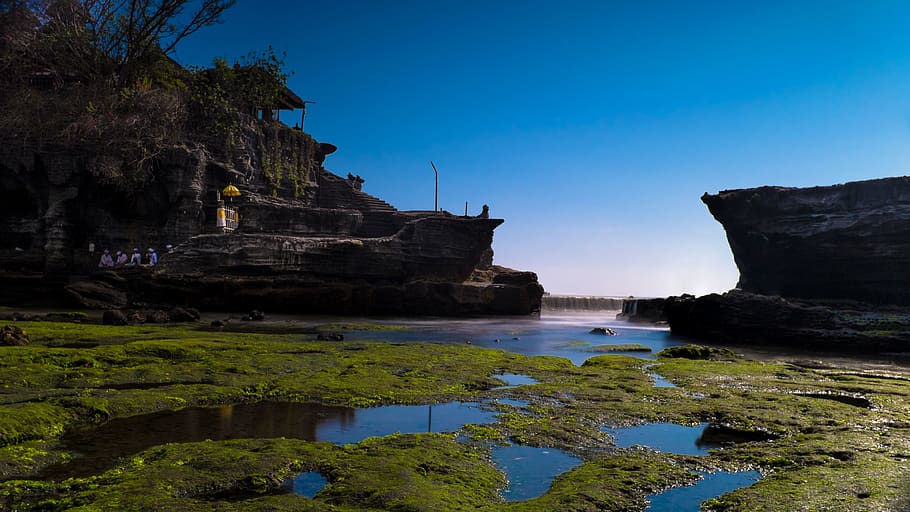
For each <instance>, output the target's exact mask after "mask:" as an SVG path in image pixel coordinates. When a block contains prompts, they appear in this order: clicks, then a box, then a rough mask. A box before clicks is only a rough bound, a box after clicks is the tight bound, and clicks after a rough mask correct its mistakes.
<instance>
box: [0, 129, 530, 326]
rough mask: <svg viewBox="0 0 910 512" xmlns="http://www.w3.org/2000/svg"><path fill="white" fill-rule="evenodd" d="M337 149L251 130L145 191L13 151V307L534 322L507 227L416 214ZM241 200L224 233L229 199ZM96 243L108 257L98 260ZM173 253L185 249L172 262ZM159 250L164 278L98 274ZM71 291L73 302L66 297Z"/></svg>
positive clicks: (6, 213)
mask: <svg viewBox="0 0 910 512" xmlns="http://www.w3.org/2000/svg"><path fill="white" fill-rule="evenodd" d="M335 149H336V148H335V147H334V146H332V145H331V144H325V143H318V142H316V141H315V140H313V138H312V137H310V136H309V135H307V134H305V133H302V132H300V131H299V130H292V129H290V128H287V127H285V126H283V125H280V124H279V123H275V122H260V121H254V120H247V122H246V123H245V124H244V125H243V126H242V130H241V135H240V136H239V137H238V142H237V143H236V144H235V145H234V146H232V147H230V148H215V149H213V148H211V147H201V146H189V145H187V146H178V147H173V148H170V149H169V150H168V151H165V152H163V153H162V154H161V155H159V156H158V157H157V160H156V162H155V165H154V166H153V168H154V172H153V173H152V174H151V175H150V176H148V177H147V178H146V179H145V181H143V182H142V183H140V184H139V185H138V186H137V187H135V188H132V189H130V190H129V191H125V190H123V187H122V183H116V182H111V181H110V180H105V179H104V176H102V175H100V174H99V173H98V172H97V171H96V168H97V162H95V161H94V160H93V157H92V155H86V154H78V152H77V151H74V150H72V149H69V150H63V149H59V150H52V149H50V148H46V147H40V148H22V147H5V148H2V149H0V193H2V194H3V195H4V197H5V198H9V199H8V200H5V201H3V202H0V289H2V290H3V292H0V301H3V302H6V303H8V304H20V305H36V304H38V305H40V304H45V303H47V301H49V300H51V299H52V298H60V299H61V300H64V299H66V300H70V301H71V302H75V303H77V304H79V305H82V306H84V307H90V308H101V309H110V308H123V307H128V306H133V305H137V304H138V305H139V306H140V307H141V306H143V305H145V304H159V305H161V304H164V305H169V304H171V305H172V304H177V305H186V306H194V307H201V308H208V309H222V310H249V309H251V308H258V309H265V310H269V311H285V312H292V313H309V312H320V313H358V314H368V313H372V314H392V313H394V314H433V315H465V314H530V313H535V312H538V311H539V310H540V299H541V295H542V293H543V289H542V288H541V286H540V284H539V283H538V282H537V277H536V275H535V274H533V273H531V272H519V271H514V270H511V269H506V268H503V267H498V266H494V265H492V250H491V243H492V239H493V230H494V229H495V228H496V227H497V226H499V225H500V224H501V223H502V222H503V221H502V220H501V219H488V218H482V217H458V216H453V215H450V214H444V213H436V212H404V211H399V210H397V209H395V208H394V207H393V206H391V205H389V204H388V203H385V202H383V201H381V200H379V199H377V198H375V197H372V196H370V195H368V194H366V193H364V192H363V191H362V190H360V188H361V186H362V184H363V179H362V178H360V177H359V176H358V177H356V178H357V179H354V180H351V179H348V180H346V179H344V178H341V177H339V176H336V175H334V174H332V173H331V172H329V171H327V170H326V169H325V167H323V162H324V160H325V157H326V155H327V154H329V153H332V152H334V151H335ZM229 183H231V184H234V185H235V186H236V187H238V188H239V189H240V190H241V192H242V194H241V196H240V197H239V198H236V199H229V200H227V204H224V206H226V207H228V208H230V209H233V210H236V211H237V212H238V215H239V219H240V220H239V225H238V227H237V228H236V229H235V230H233V231H231V232H227V233H224V232H221V230H220V229H218V228H217V227H216V209H217V208H218V207H219V206H220V205H219V200H222V199H223V198H220V197H219V194H218V193H219V191H221V189H222V188H223V187H225V186H226V185H228V184H229ZM90 244H92V245H93V246H94V249H95V251H94V253H91V252H90V251H89V247H90ZM166 245H173V246H175V248H174V250H173V251H171V252H168V251H165V250H164V247H165V246H166ZM133 247H136V248H139V249H140V252H143V253H144V252H145V251H146V248H148V247H155V248H158V252H159V254H160V261H159V265H157V266H155V267H139V268H129V267H121V268H116V269H114V270H106V271H104V272H98V271H97V270H98V269H97V265H98V258H99V256H100V254H101V251H102V250H103V249H105V248H108V249H110V250H111V251H112V252H113V251H115V250H123V251H126V252H130V251H131V250H132V248H133ZM64 290H65V292H64Z"/></svg>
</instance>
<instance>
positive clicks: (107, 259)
mask: <svg viewBox="0 0 910 512" xmlns="http://www.w3.org/2000/svg"><path fill="white" fill-rule="evenodd" d="M113 266H114V258H111V251H109V250H107V249H105V250H104V254H102V255H101V261H99V262H98V268H111V267H113Z"/></svg>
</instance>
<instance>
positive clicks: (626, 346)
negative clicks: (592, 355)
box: [591, 343, 651, 352]
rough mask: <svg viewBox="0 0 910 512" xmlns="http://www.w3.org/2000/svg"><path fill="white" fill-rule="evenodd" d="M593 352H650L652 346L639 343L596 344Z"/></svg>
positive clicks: (592, 348)
mask: <svg viewBox="0 0 910 512" xmlns="http://www.w3.org/2000/svg"><path fill="white" fill-rule="evenodd" d="M591 351H592V352H650V351H651V347H648V346H645V345H639V344H638V343H622V344H619V345H595V346H593V347H591Z"/></svg>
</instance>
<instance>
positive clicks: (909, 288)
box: [702, 177, 910, 305]
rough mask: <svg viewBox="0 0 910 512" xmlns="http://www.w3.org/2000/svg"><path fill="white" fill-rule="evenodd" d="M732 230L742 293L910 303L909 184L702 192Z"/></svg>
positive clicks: (901, 181) (902, 180)
mask: <svg viewBox="0 0 910 512" xmlns="http://www.w3.org/2000/svg"><path fill="white" fill-rule="evenodd" d="M702 201H704V203H705V204H706V205H708V209H709V210H710V211H711V214H712V215H713V216H714V218H715V219H717V220H718V222H720V223H721V224H722V225H723V226H724V229H725V230H726V232H727V239H728V240H729V242H730V248H731V249H732V251H733V257H734V259H735V260H736V265H737V267H739V272H740V279H739V284H738V288H740V289H742V290H744V291H748V292H752V293H758V294H764V295H780V296H783V297H796V298H802V299H826V300H828V299H833V300H858V301H864V302H869V303H872V304H904V305H910V178H908V177H900V178H883V179H877V180H870V181H858V182H853V183H846V184H843V185H833V186H826V187H812V188H783V187H761V188H754V189H743V190H725V191H721V192H720V193H718V194H715V195H709V194H705V195H704V196H702Z"/></svg>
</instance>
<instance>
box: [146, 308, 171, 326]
mask: <svg viewBox="0 0 910 512" xmlns="http://www.w3.org/2000/svg"><path fill="white" fill-rule="evenodd" d="M170 320H171V319H170V317H169V316H168V314H167V311H162V310H160V309H154V310H152V311H146V313H145V323H147V324H166V323H168V322H169V321H170Z"/></svg>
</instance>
